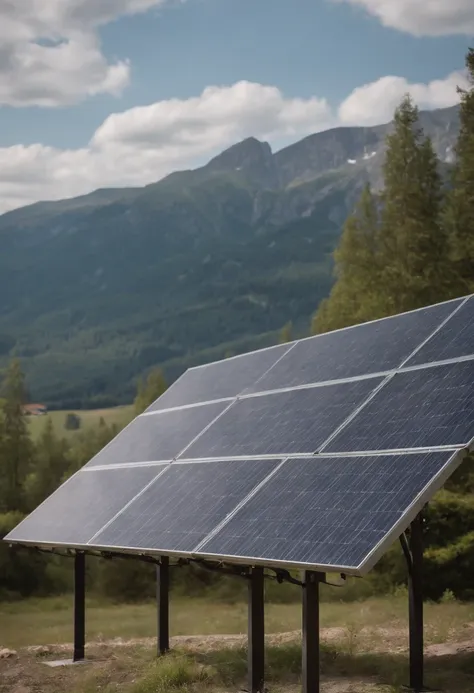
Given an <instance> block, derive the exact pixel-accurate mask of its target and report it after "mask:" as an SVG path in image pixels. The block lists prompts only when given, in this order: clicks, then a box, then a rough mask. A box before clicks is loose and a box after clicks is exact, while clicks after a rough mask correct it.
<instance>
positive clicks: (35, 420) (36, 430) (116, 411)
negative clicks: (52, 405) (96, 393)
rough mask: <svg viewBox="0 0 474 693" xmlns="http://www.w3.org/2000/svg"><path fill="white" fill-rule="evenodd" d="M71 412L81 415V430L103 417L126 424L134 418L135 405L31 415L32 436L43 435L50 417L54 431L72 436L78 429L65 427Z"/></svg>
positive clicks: (59, 434) (119, 423) (109, 422)
mask: <svg viewBox="0 0 474 693" xmlns="http://www.w3.org/2000/svg"><path fill="white" fill-rule="evenodd" d="M69 413H73V414H77V415H78V416H79V417H80V419H81V428H80V429H79V430H81V431H83V430H87V428H89V427H91V426H95V425H97V424H98V423H99V420H100V418H101V417H102V418H103V419H104V421H105V422H106V423H107V424H109V425H112V424H118V425H119V426H124V425H125V424H126V423H128V422H129V421H130V420H131V419H132V416H133V405H131V404H128V405H125V406H121V407H111V408H110V409H84V410H80V409H67V410H64V411H62V410H60V411H51V412H49V413H48V414H47V415H46V416H29V417H28V418H27V421H28V427H29V430H30V434H31V437H32V438H33V439H35V438H37V437H38V436H40V435H41V432H42V431H43V429H44V426H45V424H46V421H47V420H48V419H51V421H52V422H53V428H54V431H55V433H56V435H58V436H59V437H61V438H70V437H71V436H74V434H75V433H76V432H77V431H69V430H68V429H66V428H65V427H64V422H65V420H66V415H67V414H69Z"/></svg>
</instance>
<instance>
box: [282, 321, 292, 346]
mask: <svg viewBox="0 0 474 693" xmlns="http://www.w3.org/2000/svg"><path fill="white" fill-rule="evenodd" d="M292 339H293V323H292V322H291V320H290V321H289V322H287V323H286V325H283V327H282V329H281V332H280V336H279V338H278V343H279V344H286V343H287V342H291V341H292Z"/></svg>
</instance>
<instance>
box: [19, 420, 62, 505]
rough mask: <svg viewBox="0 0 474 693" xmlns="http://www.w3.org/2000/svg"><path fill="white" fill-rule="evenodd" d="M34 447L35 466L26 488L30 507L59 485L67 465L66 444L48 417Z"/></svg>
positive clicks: (37, 503)
mask: <svg viewBox="0 0 474 693" xmlns="http://www.w3.org/2000/svg"><path fill="white" fill-rule="evenodd" d="M35 448H36V454H35V468H34V471H33V472H32V473H31V474H30V476H29V477H28V481H27V488H26V490H27V497H28V504H29V507H30V508H35V507H36V506H37V505H39V503H41V502H42V501H43V500H44V499H45V498H46V497H47V496H49V495H50V494H51V493H52V492H53V491H54V490H55V489H56V488H57V487H58V486H59V484H60V483H61V481H62V478H63V476H64V474H65V473H66V471H67V467H68V444H67V442H66V441H65V440H64V439H62V438H58V437H57V436H56V434H55V432H54V428H53V422H52V420H51V418H50V417H48V419H47V421H46V425H45V427H44V429H43V432H42V434H41V436H40V438H39V440H38V442H37V443H36V446H35Z"/></svg>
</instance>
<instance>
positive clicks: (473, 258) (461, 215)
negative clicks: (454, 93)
mask: <svg viewBox="0 0 474 693" xmlns="http://www.w3.org/2000/svg"><path fill="white" fill-rule="evenodd" d="M466 67H467V72H468V77H469V81H470V83H471V88H470V89H467V90H465V89H458V92H459V93H460V96H461V106H460V113H459V115H460V131H459V137H458V141H457V144H456V163H455V165H454V170H453V176H452V189H451V191H450V193H449V195H448V200H447V205H446V212H445V216H444V219H445V224H446V228H447V231H448V233H449V240H450V259H451V262H452V264H453V269H454V273H455V274H454V282H453V293H454V294H455V295H463V294H467V293H471V292H472V291H474V48H471V49H469V51H468V53H467V56H466Z"/></svg>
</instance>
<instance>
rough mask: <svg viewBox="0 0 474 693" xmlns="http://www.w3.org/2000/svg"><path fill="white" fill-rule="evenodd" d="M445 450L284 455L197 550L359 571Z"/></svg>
mask: <svg viewBox="0 0 474 693" xmlns="http://www.w3.org/2000/svg"><path fill="white" fill-rule="evenodd" d="M452 454H453V453H452V452H438V453H424V454H412V455H410V454H406V455H381V456H379V457H375V456H364V457H332V458H331V457H323V456H317V457H313V458H309V459H308V458H307V459H291V460H287V461H286V462H285V463H284V464H283V465H282V466H281V467H280V469H279V470H278V471H277V472H276V474H274V475H273V476H272V477H271V478H270V479H269V480H268V481H267V482H266V483H265V484H263V485H262V486H261V487H260V489H259V490H258V491H257V493H256V494H255V495H253V496H252V497H251V498H250V499H249V500H248V501H247V502H246V503H245V504H244V505H242V507H241V508H240V509H239V510H238V511H237V512H236V513H235V514H234V515H233V516H232V517H231V518H230V519H229V521H228V522H227V523H225V524H224V525H223V526H222V527H221V528H220V530H219V531H218V532H217V533H215V534H214V535H213V536H211V537H210V538H209V540H208V541H206V542H205V543H204V544H202V545H201V546H200V547H199V554H201V555H205V556H221V557H230V558H232V557H239V558H248V559H252V558H258V559H261V560H267V561H269V562H276V563H293V564H308V565H310V566H313V567H321V568H329V569H330V568H336V569H341V570H344V569H349V568H350V569H353V570H356V569H361V568H359V566H361V564H362V563H364V562H365V561H366V560H367V559H368V557H369V556H370V554H371V553H372V552H373V551H374V549H376V547H378V546H379V545H380V543H381V542H383V541H384V540H385V539H387V535H388V534H389V533H390V532H391V531H392V530H394V528H397V525H398V524H399V523H401V524H402V525H403V522H402V518H403V516H404V514H405V513H406V511H407V510H408V508H409V507H410V506H411V504H412V503H413V501H414V500H415V499H416V497H417V496H418V494H419V493H420V492H421V491H423V490H424V489H426V488H427V487H428V486H429V485H430V484H431V483H432V482H433V481H434V479H435V477H436V476H437V475H438V474H439V472H440V471H441V470H442V469H443V468H444V467H445V465H446V464H447V463H448V460H450V458H451V456H452ZM406 524H408V520H407V523H406ZM405 526H406V525H405ZM405 526H400V527H399V533H401V532H402V531H403V530H404V529H405ZM393 538H394V537H393V536H392V540H393ZM388 539H390V537H388ZM386 548H388V547H386Z"/></svg>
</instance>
